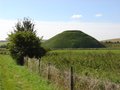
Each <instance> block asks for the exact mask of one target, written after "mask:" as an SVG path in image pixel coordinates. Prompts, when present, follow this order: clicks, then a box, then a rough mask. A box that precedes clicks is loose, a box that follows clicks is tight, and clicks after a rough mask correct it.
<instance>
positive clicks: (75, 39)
mask: <svg viewBox="0 0 120 90" xmlns="http://www.w3.org/2000/svg"><path fill="white" fill-rule="evenodd" d="M43 46H45V47H47V48H100V47H104V46H103V45H102V44H100V43H99V42H98V41H97V40H96V39H94V38H93V37H91V36H89V35H87V34H85V33H83V32H81V31H78V30H73V31H64V32H62V33H60V34H58V35H56V36H54V37H53V38H51V39H49V40H47V41H45V42H44V43H43Z"/></svg>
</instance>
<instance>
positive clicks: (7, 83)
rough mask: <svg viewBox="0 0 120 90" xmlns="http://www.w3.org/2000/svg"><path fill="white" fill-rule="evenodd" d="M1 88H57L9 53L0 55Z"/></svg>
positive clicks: (51, 89)
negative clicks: (16, 60)
mask: <svg viewBox="0 0 120 90" xmlns="http://www.w3.org/2000/svg"><path fill="white" fill-rule="evenodd" d="M0 90H57V89H56V88H55V87H54V86H53V85H51V84H49V85H48V83H47V81H46V80H44V79H43V78H41V77H39V76H38V75H37V74H33V73H31V72H30V71H29V70H28V69H27V68H26V67H24V66H18V65H16V64H15V62H14V60H13V59H12V58H11V57H10V56H9V55H0Z"/></svg>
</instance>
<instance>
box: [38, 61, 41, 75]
mask: <svg viewBox="0 0 120 90" xmlns="http://www.w3.org/2000/svg"><path fill="white" fill-rule="evenodd" d="M38 72H39V75H41V73H40V59H39V65H38Z"/></svg>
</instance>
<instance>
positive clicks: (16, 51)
mask: <svg viewBox="0 0 120 90" xmlns="http://www.w3.org/2000/svg"><path fill="white" fill-rule="evenodd" d="M8 41H9V43H8V48H9V50H10V54H11V56H12V57H13V58H14V59H15V60H16V62H17V64H19V65H24V57H25V56H28V57H30V58H33V57H35V58H41V57H42V56H44V55H45V53H46V50H45V49H44V48H43V47H41V39H39V37H37V36H36V31H35V30H34V24H33V23H32V22H31V20H29V19H28V18H24V20H23V21H22V22H20V21H19V22H18V23H17V24H16V26H15V29H14V32H11V34H9V35H8Z"/></svg>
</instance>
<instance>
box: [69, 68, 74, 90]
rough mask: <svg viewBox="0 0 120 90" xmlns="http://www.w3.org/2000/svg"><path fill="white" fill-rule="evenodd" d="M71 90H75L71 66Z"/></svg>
mask: <svg viewBox="0 0 120 90" xmlns="http://www.w3.org/2000/svg"><path fill="white" fill-rule="evenodd" d="M70 90H74V81H73V67H72V66H71V67H70Z"/></svg>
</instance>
